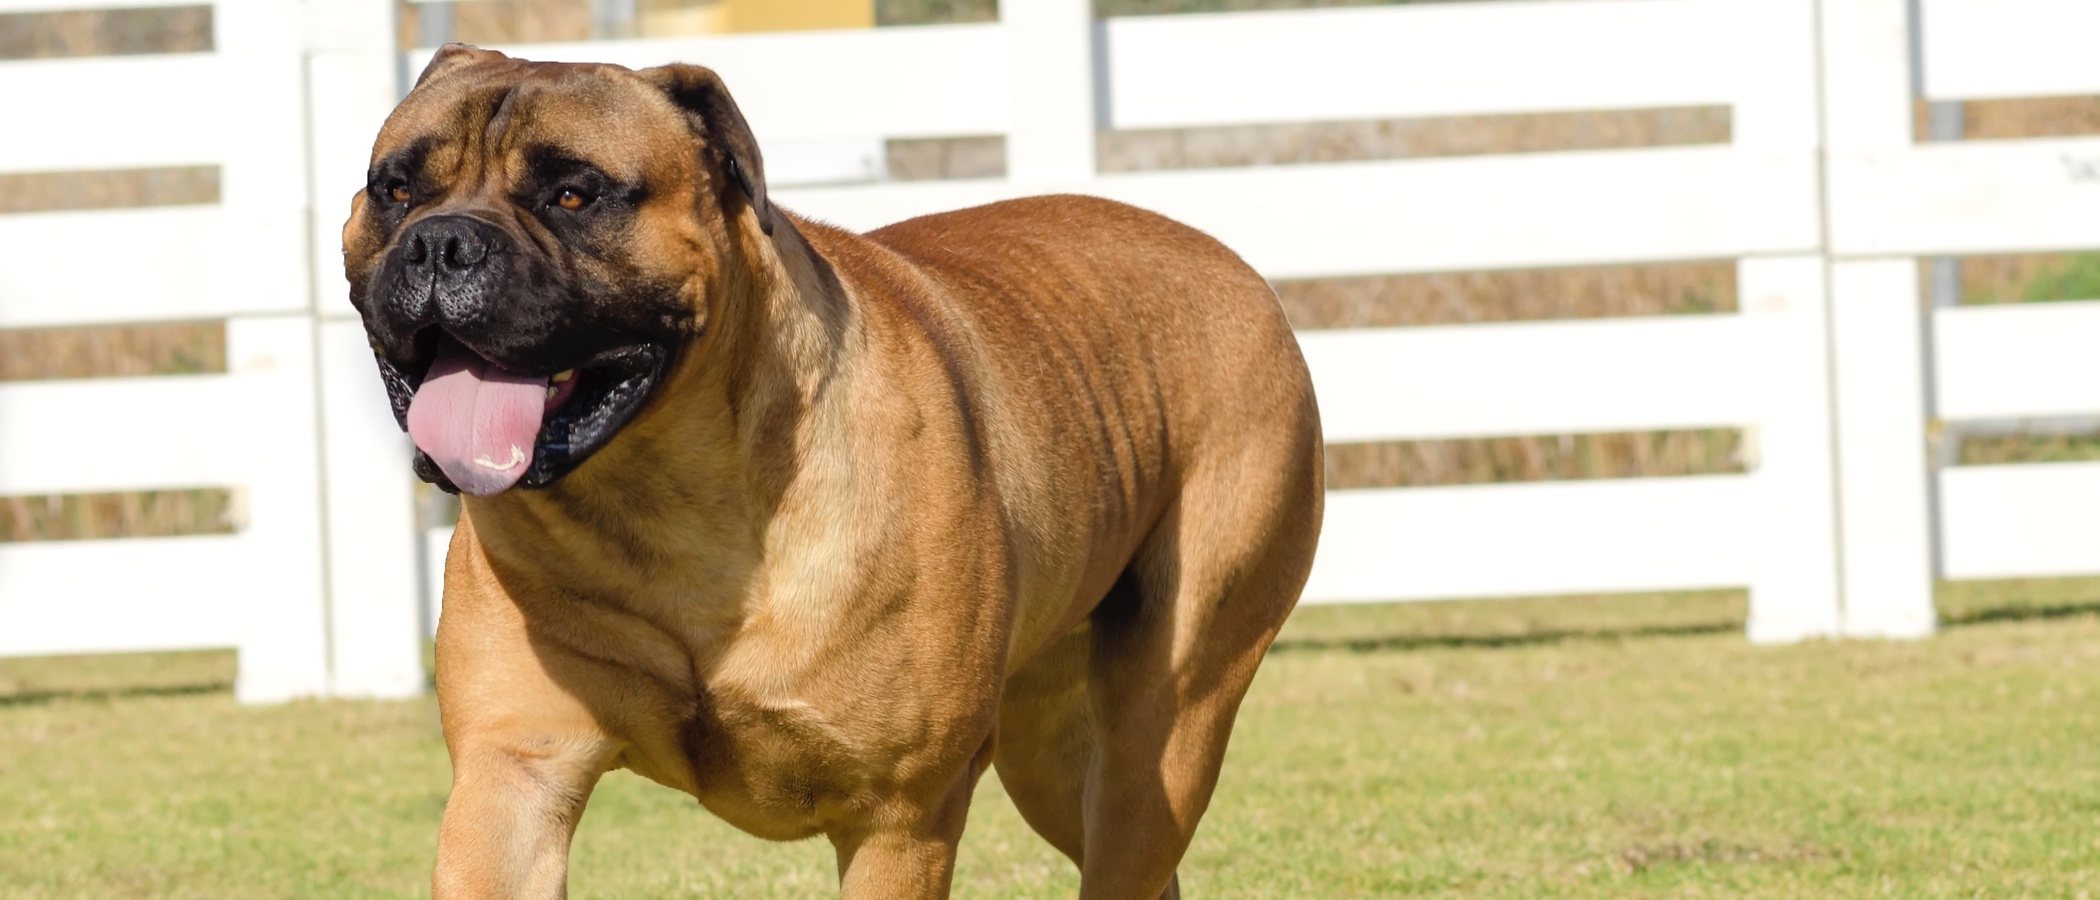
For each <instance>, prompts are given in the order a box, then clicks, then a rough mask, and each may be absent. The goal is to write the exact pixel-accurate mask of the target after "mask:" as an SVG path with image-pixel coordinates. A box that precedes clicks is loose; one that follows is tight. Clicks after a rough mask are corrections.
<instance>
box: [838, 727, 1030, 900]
mask: <svg viewBox="0 0 2100 900" xmlns="http://www.w3.org/2000/svg"><path fill="white" fill-rule="evenodd" d="M991 758H992V742H991V739H990V738H987V739H985V741H984V744H983V747H982V748H981V749H980V750H978V752H977V754H976V756H975V758H973V759H971V760H970V761H969V763H968V766H967V768H966V769H964V770H963V771H961V772H957V773H955V777H954V780H953V782H952V783H951V784H950V785H949V786H948V787H946V788H944V789H943V788H936V789H934V790H933V791H932V792H930V794H929V795H922V796H920V797H916V798H903V797H899V798H895V799H893V800H891V801H890V802H888V803H883V804H880V805H878V806H877V807H876V808H875V809H874V810H871V815H869V816H868V818H867V819H866V820H864V821H862V822H859V823H856V824H855V825H853V826H851V827H846V828H841V829H838V830H836V831H833V832H832V833H831V835H830V837H831V845H832V847H833V848H835V849H836V850H837V851H838V861H839V896H840V897H841V898H843V900H937V898H942V897H946V896H948V886H949V883H950V881H952V880H953V879H954V877H955V848H956V845H957V844H959V843H961V841H962V833H963V823H964V821H965V820H966V819H967V818H968V817H969V814H970V797H971V795H972V794H973V793H975V790H976V787H977V779H978V777H979V776H981V775H983V774H984V769H985V767H986V766H988V765H990V763H991Z"/></svg>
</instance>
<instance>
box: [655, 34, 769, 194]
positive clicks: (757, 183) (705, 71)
mask: <svg viewBox="0 0 2100 900" xmlns="http://www.w3.org/2000/svg"><path fill="white" fill-rule="evenodd" d="M635 74H636V75H640V76H641V77H642V78H643V79H645V80H647V81H648V82H650V83H651V84H654V85H656V86H657V88H659V89H661V90H662V91H663V92H664V94H665V95H666V96H668V97H670V98H671V102H673V103H676V104H678V108H679V109H682V110H685V114H686V121H687V123H688V124H690V125H691V126H692V128H693V131H694V132H695V133H697V134H699V135H700V137H701V138H703V139H705V140H706V141H707V143H708V144H709V145H710V146H712V147H715V148H716V149H718V150H720V151H721V153H722V157H723V160H724V162H723V165H724V166H725V167H726V168H727V169H728V172H727V174H728V176H729V178H730V179H731V180H733V181H735V182H736V183H737V186H738V187H740V188H742V189H743V191H744V196H745V197H748V198H750V200H751V211H752V212H753V213H755V214H757V216H758V227H759V228H761V229H764V230H765V233H767V234H772V233H773V207H772V206H771V205H769V204H768V203H767V202H766V164H765V161H764V160H762V159H760V158H759V156H758V139H757V138H755V137H752V135H751V126H750V124H749V123H746V122H745V121H744V114H743V113H742V112H740V111H738V110H737V108H736V101H735V100H732V99H730V97H729V89H728V88H725V87H723V86H722V76H720V75H716V74H715V70H713V69H710V68H707V67H706V66H693V65H686V64H685V63H672V64H671V65H668V66H657V67H656V68H654V69H643V70H642V71H640V72H636V73H635Z"/></svg>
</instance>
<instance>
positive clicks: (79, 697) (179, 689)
mask: <svg viewBox="0 0 2100 900" xmlns="http://www.w3.org/2000/svg"><path fill="white" fill-rule="evenodd" d="M231 690H233V684H232V683H231V682H225V681H213V682H202V683H198V684H155V685H139V686H135V687H115V688H48V689H44V688H39V689H36V690H27V691H18V692H15V693H11V694H0V709H9V708H13V707H18V706H47V705H50V704H54V703H74V702H107V701H110V700H127V699H132V698H137V697H193V696H197V695H199V694H218V693H225V692H228V691H231Z"/></svg>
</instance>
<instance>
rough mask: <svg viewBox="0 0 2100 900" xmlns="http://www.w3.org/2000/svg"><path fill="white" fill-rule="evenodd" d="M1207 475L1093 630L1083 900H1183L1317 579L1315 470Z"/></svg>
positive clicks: (1186, 493) (1191, 486) (1194, 484)
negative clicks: (1194, 844) (1239, 742)
mask: <svg viewBox="0 0 2100 900" xmlns="http://www.w3.org/2000/svg"><path fill="white" fill-rule="evenodd" d="M1272 459H1273V457H1272ZM1314 465H1317V457H1316V456H1315V457H1314ZM1205 474H1206V473H1201V472H1198V473H1194V475H1195V477H1192V478H1191V480H1190V482H1189V483H1188V486H1187V487H1185V488H1184V490H1183V492H1182V494H1181V496H1180V498H1179V500H1178V501H1177V502H1176V504H1175V505H1174V507H1173V509H1172V510H1171V511H1170V512H1169V514H1168V516H1167V517H1166V519H1165V521H1163V522H1162V523H1161V526H1160V527H1159V528H1158V529H1157V530H1156V531H1155V532H1154V534H1153V535H1152V536H1151V537H1150V538H1148V539H1147V541H1146V543H1145V546H1144V547H1143V548H1142V549H1141V550H1140V551H1139V553H1138V555H1137V558H1136V559H1135V560H1134V561H1133V562H1132V563H1131V567H1130V569H1129V570H1127V571H1126V572H1125V574H1124V577H1123V579H1122V581H1121V582H1120V583H1119V584H1118V585H1117V588H1116V589H1115V590H1114V591H1112V592H1111V593H1110V594H1109V596H1108V598H1107V599H1106V600H1104V601H1103V602H1102V605H1101V607H1100V608H1099V609H1097V610H1096V611H1095V613H1094V615H1093V619H1092V626H1093V631H1094V637H1093V642H1092V647H1091V648H1090V649H1091V652H1090V655H1089V660H1088V693H1089V703H1088V710H1087V711H1088V715H1089V718H1090V721H1091V724H1092V731H1093V735H1094V744H1095V747H1094V753H1093V757H1092V760H1093V762H1092V765H1091V767H1090V768H1089V770H1088V772H1087V778H1086V791H1085V799H1084V813H1083V817H1084V820H1085V847H1084V850H1083V853H1082V861H1081V864H1080V870H1081V875H1080V897H1081V898H1082V900H1131V898H1147V897H1155V896H1167V897H1175V896H1179V886H1178V883H1177V879H1176V878H1175V868H1176V866H1178V865H1179V863H1180V861H1181V857H1182V854H1183V853H1184V852H1185V851H1186V850H1187V849H1188V844H1189V840H1190V838H1191V837H1192V836H1193V835H1194V833H1195V829H1196V823H1197V820H1198V819H1200V818H1201V817H1202V815H1203V812H1204V809H1205V808H1206V807H1207V806H1208V805H1209V803H1210V797H1211V790H1212V788H1213V787H1215V786H1216V784H1217V778H1218V771H1219V766H1220V765H1221V764H1222V763H1223V761H1224V758H1225V744H1226V741H1227V739H1228V738H1229V737H1230V736H1231V733H1232V723H1233V717H1234V716H1235V715H1236V714H1237V713H1238V711H1239V705H1240V700H1241V698H1242V697H1244V696H1245V695H1246V692H1247V687H1248V685H1249V684H1250V683H1251V682H1252V681H1253V679H1254V672H1255V668H1256V666H1258V665H1259V664H1260V662H1261V659H1262V656H1263V654H1264V653H1265V652H1267V650H1268V647H1269V643H1270V641H1271V640H1273V639H1274V638H1275V636H1276V631H1277V629H1279V628H1281V627H1282V625H1283V620H1284V618H1285V617H1286V616H1287V615H1289V613H1290V610H1291V608H1292V607H1293V606H1294V605H1295V604H1296V602H1297V598H1298V592H1299V590H1300V589H1301V588H1302V587H1303V586H1304V582H1305V576H1306V572H1307V570H1308V569H1309V568H1310V566H1311V560H1312V552H1313V543H1314V541H1315V540H1316V539H1317V537H1318V533H1319V507H1320V503H1319V493H1318V492H1319V473H1318V471H1317V469H1314V468H1312V467H1311V466H1306V467H1305V468H1304V469H1303V470H1302V471H1277V470H1273V469H1271V470H1267V471H1256V472H1242V471H1241V470H1240V469H1239V467H1237V466H1224V467H1219V468H1217V469H1213V470H1212V471H1211V472H1209V473H1207V474H1208V475H1209V476H1210V477H1208V478H1204V477H1203V476H1204V475H1205Z"/></svg>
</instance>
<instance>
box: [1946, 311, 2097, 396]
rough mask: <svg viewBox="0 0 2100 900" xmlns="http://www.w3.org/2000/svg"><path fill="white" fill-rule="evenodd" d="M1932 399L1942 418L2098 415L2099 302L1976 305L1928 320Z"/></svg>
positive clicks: (1947, 312)
mask: <svg viewBox="0 0 2100 900" xmlns="http://www.w3.org/2000/svg"><path fill="white" fill-rule="evenodd" d="M1932 326H1933V328H1932V335H1933V337H1932V349H1933V361H1934V363H1935V365H1936V367H1937V368H1936V371H1935V373H1934V375H1935V378H1934V382H1933V385H1934V386H1933V398H1934V401H1935V402H1936V404H1937V408H1938V412H1939V416H1940V418H1942V419H1948V420H1960V419H2022V418H2043V417H2052V416H2075V415H2083V414H2089V413H2092V412H2093V411H2095V410H2100V353H2096V352H2094V342H2095V340H2096V339H2100V302H2095V301H2084V302H2077V303H2048V304H2037V305H2026V304H2019V305H2005V306H1981V307H1970V308H1965V309H1942V310H1937V311H1935V312H1934V313H1933V316H1932Z"/></svg>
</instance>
